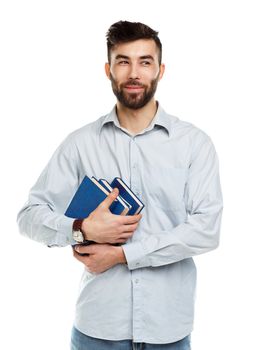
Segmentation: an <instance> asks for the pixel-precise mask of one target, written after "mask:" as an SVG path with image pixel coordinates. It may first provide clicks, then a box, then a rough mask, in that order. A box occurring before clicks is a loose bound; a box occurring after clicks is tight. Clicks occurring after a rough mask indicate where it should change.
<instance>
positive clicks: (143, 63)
mask: <svg viewBox="0 0 261 350" xmlns="http://www.w3.org/2000/svg"><path fill="white" fill-rule="evenodd" d="M141 64H142V65H143V66H149V65H150V61H142V62H141Z"/></svg>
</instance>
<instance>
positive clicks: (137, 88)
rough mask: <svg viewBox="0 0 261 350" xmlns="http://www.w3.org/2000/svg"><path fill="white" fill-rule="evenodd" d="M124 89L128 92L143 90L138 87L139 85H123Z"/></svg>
mask: <svg viewBox="0 0 261 350" xmlns="http://www.w3.org/2000/svg"><path fill="white" fill-rule="evenodd" d="M124 88H125V89H127V90H130V91H139V90H143V86H140V85H125V87H124Z"/></svg>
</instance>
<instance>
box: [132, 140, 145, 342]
mask: <svg viewBox="0 0 261 350" xmlns="http://www.w3.org/2000/svg"><path fill="white" fill-rule="evenodd" d="M130 179H131V189H132V191H133V192H134V193H135V194H136V195H137V196H140V194H141V193H140V184H139V182H140V176H139V164H138V152H137V145H136V139H135V136H134V137H132V138H131V139H130ZM140 273H141V271H140V270H139V269H137V270H132V288H133V337H134V339H140V338H141V337H142V314H141V313H142V292H141V278H140Z"/></svg>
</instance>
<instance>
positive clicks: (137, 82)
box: [122, 80, 144, 87]
mask: <svg viewBox="0 0 261 350" xmlns="http://www.w3.org/2000/svg"><path fill="white" fill-rule="evenodd" d="M122 86H123V87H126V86H140V87H144V85H143V84H142V83H140V82H139V81H137V80H129V81H127V82H126V83H123V84H122Z"/></svg>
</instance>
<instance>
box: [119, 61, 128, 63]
mask: <svg viewBox="0 0 261 350" xmlns="http://www.w3.org/2000/svg"><path fill="white" fill-rule="evenodd" d="M128 63H129V62H128V61H119V64H128Z"/></svg>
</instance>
